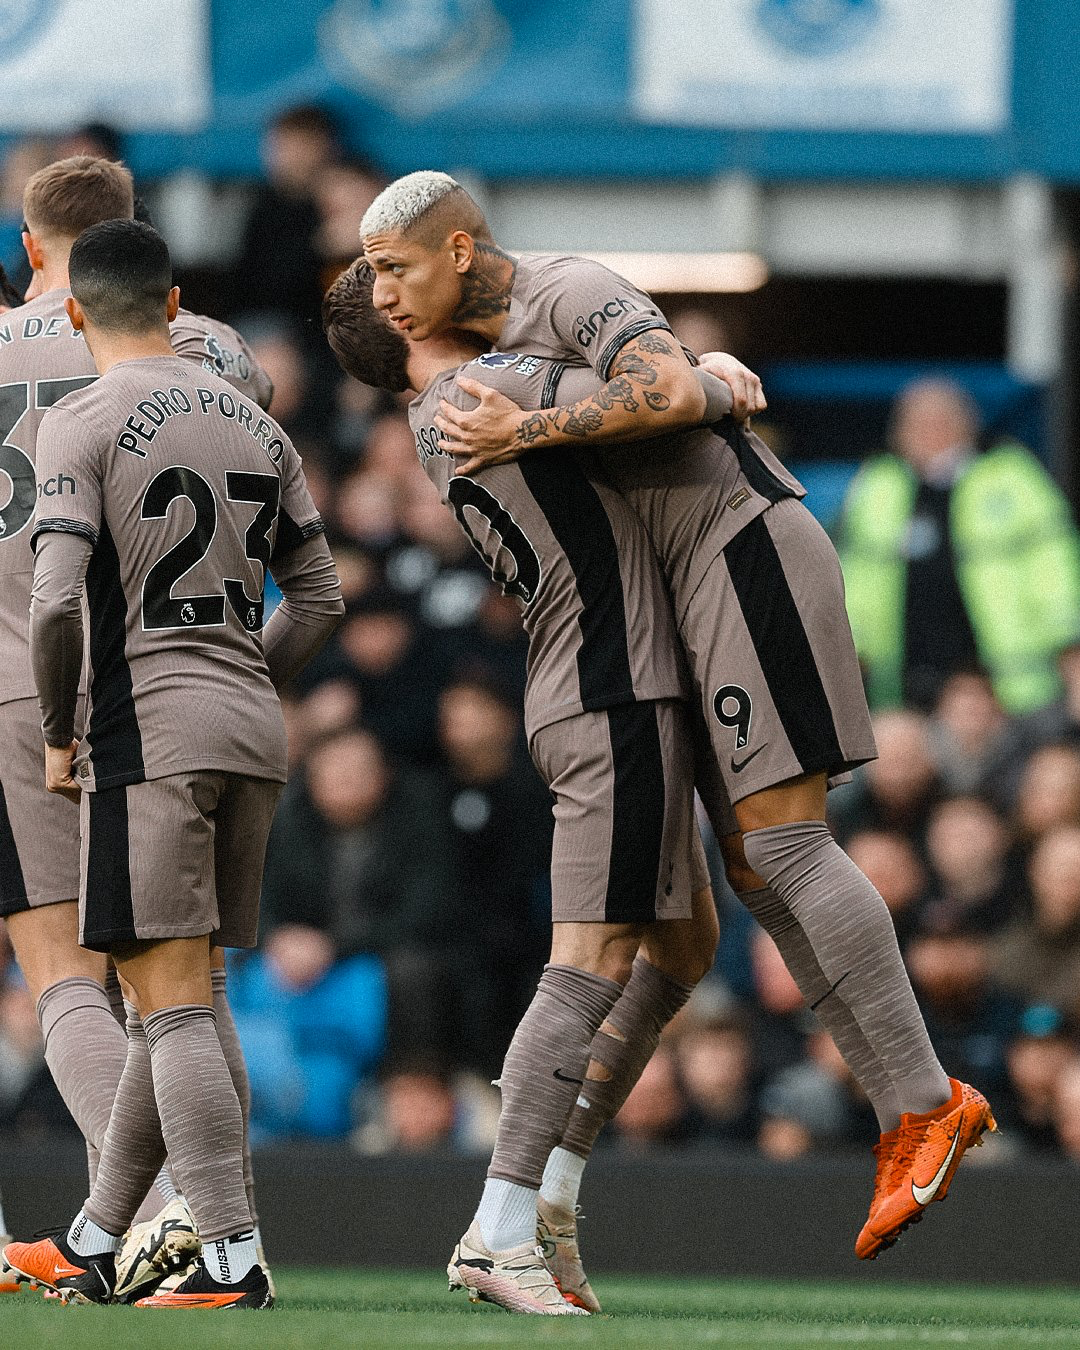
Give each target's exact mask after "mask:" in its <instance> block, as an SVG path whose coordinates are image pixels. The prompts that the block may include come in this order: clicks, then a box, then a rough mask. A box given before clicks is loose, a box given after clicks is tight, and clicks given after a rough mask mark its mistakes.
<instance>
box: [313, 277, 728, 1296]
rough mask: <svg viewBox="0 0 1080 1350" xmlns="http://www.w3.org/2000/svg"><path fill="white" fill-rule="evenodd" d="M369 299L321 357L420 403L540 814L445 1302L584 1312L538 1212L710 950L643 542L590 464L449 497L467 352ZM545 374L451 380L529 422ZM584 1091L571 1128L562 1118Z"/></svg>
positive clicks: (489, 366)
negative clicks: (516, 711) (488, 1137)
mask: <svg viewBox="0 0 1080 1350" xmlns="http://www.w3.org/2000/svg"><path fill="white" fill-rule="evenodd" d="M372 280H373V278H372V274H371V270H370V268H369V267H368V266H367V264H366V263H364V262H363V261H362V260H361V261H358V262H356V263H354V264H353V266H352V267H351V268H349V269H348V270H347V271H346V272H345V273H344V274H343V275H342V276H341V277H340V278H339V279H338V280H337V282H335V284H334V285H333V286H332V287H331V289H330V291H329V292H328V294H327V297H326V300H325V302H324V306H323V313H324V325H325V327H326V331H327V336H328V338H329V341H330V345H331V347H332V348H333V350H334V352H335V353H336V355H337V357H338V360H339V361H340V363H341V365H342V366H343V368H344V369H345V370H346V371H347V372H348V373H349V374H350V375H353V376H355V378H357V379H359V380H362V381H363V382H364V383H367V384H371V385H375V386H376V387H378V388H383V389H389V390H392V391H394V392H401V391H403V390H405V389H407V388H410V387H411V388H413V389H417V390H420V391H422V392H421V393H420V395H419V397H417V398H416V399H415V400H414V401H413V403H412V405H411V407H410V409H409V420H410V423H411V424H412V427H413V430H414V432H415V433H416V444H417V451H418V454H419V457H420V461H421V463H422V465H423V467H424V471H425V473H426V474H427V475H428V477H429V478H430V479H431V481H432V483H433V484H434V486H435V487H436V489H437V490H438V492H439V495H440V497H441V498H442V500H443V502H444V504H445V505H447V506H448V507H449V508H450V509H451V510H452V511H453V512H454V513H455V515H456V516H457V519H458V522H459V523H460V525H461V526H462V528H463V529H464V530H465V532H466V534H467V535H468V536H469V538H470V540H471V541H472V543H473V545H474V547H475V548H476V549H477V551H478V552H479V553H480V554H481V556H482V557H483V558H484V559H485V561H486V563H487V565H488V567H489V569H490V571H491V573H492V576H493V578H494V579H495V580H496V581H498V582H499V583H500V584H501V585H502V586H503V589H504V590H505V591H506V593H507V594H510V595H514V596H516V597H517V599H518V600H519V601H520V603H521V604H522V606H523V616H522V621H523V623H524V626H525V629H526V632H527V633H528V636H529V656H528V663H527V664H528V682H527V685H526V691H525V729H526V734H527V737H528V741H529V747H530V751H531V753H532V756H533V759H534V761H535V763H536V766H537V769H538V770H539V772H540V774H541V776H542V777H543V779H544V781H545V783H547V785H548V787H549V788H550V789H551V792H552V795H553V797H554V800H555V807H554V814H555V839H554V846H553V850H552V866H551V883H552V922H553V936H552V951H551V964H550V965H549V966H548V967H547V969H546V970H545V972H544V974H543V976H542V978H541V981H540V986H539V990H538V992H537V995H536V999H535V1001H534V1003H533V1004H532V1006H531V1007H530V1008H529V1010H528V1012H527V1013H526V1015H525V1017H524V1019H523V1020H522V1022H521V1025H520V1027H519V1028H518V1030H517V1032H516V1034H515V1036H514V1040H513V1043H512V1045H511V1047H510V1050H509V1053H508V1054H507V1058H506V1064H505V1066H504V1068H503V1073H502V1080H501V1082H502V1094H503V1111H502V1114H501V1117H500V1122H499V1133H498V1139H497V1142H496V1147H495V1156H494V1158H493V1160H492V1166H491V1173H490V1175H491V1177H492V1179H493V1185H492V1186H491V1187H489V1190H488V1196H487V1202H486V1203H485V1204H482V1205H481V1208H480V1211H479V1213H478V1214H477V1218H476V1221H475V1223H474V1224H473V1226H472V1228H471V1229H470V1231H469V1233H468V1234H466V1236H465V1237H464V1238H463V1239H462V1242H461V1244H460V1246H459V1250H458V1252H456V1253H455V1257H454V1261H453V1262H452V1263H451V1267H450V1279H451V1287H454V1288H462V1287H464V1288H467V1289H468V1290H469V1291H470V1294H471V1295H472V1297H474V1298H483V1299H485V1300H488V1301H490V1302H496V1303H499V1304H501V1305H502V1306H503V1307H506V1308H509V1309H511V1310H513V1311H518V1312H531V1313H547V1314H550V1313H566V1312H569V1311H571V1307H570V1306H569V1305H570V1304H576V1305H577V1306H578V1307H579V1308H583V1309H586V1310H587V1311H590V1312H595V1311H598V1310H599V1303H598V1302H597V1300H596V1297H595V1295H594V1294H593V1292H592V1290H591V1289H590V1287H589V1284H588V1281H587V1280H586V1279H585V1275H584V1271H583V1270H582V1268H581V1263H580V1259H579V1258H578V1254H577V1247H576V1239H575V1237H574V1222H573V1214H572V1212H571V1213H570V1215H568V1216H566V1217H565V1218H564V1217H563V1216H562V1214H561V1207H559V1206H557V1205H556V1204H554V1203H552V1202H553V1200H555V1199H557V1198H558V1194H559V1187H560V1185H561V1186H563V1187H565V1186H566V1185H568V1184H570V1182H571V1179H572V1178H573V1179H574V1180H575V1183H576V1178H577V1177H579V1176H580V1173H581V1170H582V1169H583V1168H584V1165H585V1159H586V1157H587V1156H588V1153H589V1151H590V1149H591V1146H592V1143H593V1141H594V1140H595V1138H596V1136H597V1135H598V1134H599V1132H600V1129H601V1127H602V1126H603V1124H604V1123H605V1121H607V1120H609V1119H610V1118H611V1116H612V1115H614V1114H615V1112H616V1111H617V1110H618V1109H619V1107H620V1106H621V1105H622V1103H623V1101H625V1099H626V1097H627V1095H628V1094H629V1091H630V1088H631V1087H632V1086H633V1084H634V1082H635V1081H636V1079H637V1077H638V1075H639V1074H640V1072H641V1069H642V1068H643V1067H644V1065H645V1063H646V1062H647V1061H648V1059H649V1058H650V1056H651V1054H652V1052H653V1050H654V1049H655V1048H656V1044H657V1041H658V1040H659V1036H660V1031H661V1030H662V1028H663V1027H664V1026H665V1025H666V1023H667V1022H668V1021H670V1019H671V1018H672V1017H673V1016H674V1015H675V1013H676V1012H677V1011H678V1009H679V1008H680V1007H681V1006H682V1004H683V1003H684V1002H685V1000H686V998H687V996H688V995H689V993H690V990H691V988H692V987H693V986H694V985H695V984H696V983H697V981H698V980H699V979H701V977H702V976H703V975H704V974H705V973H706V971H707V970H708V969H709V968H710V967H711V965H712V961H713V956H714V953H715V949H716V940H717V922H716V911H715V907H714V905H713V899H712V892H711V890H710V889H709V881H708V872H707V870H706V868H705V862H704V854H703V851H702V848H701V842H700V839H699V838H698V835H697V830H696V828H695V825H694V819H693V782H692V780H693V767H692V758H691V752H690V738H689V729H688V724H687V720H686V708H685V704H684V702H683V700H684V699H685V696H686V694H687V692H688V686H687V682H686V677H685V674H684V666H683V662H682V659H681V654H680V653H679V651H678V644H677V640H676V636H675V624H674V617H673V615H672V612H671V602H670V600H669V599H668V596H667V592H666V590H665V588H664V582H663V578H662V577H661V575H660V572H659V569H658V567H657V564H656V559H655V556H654V554H653V550H652V545H651V544H650V543H649V539H648V536H647V535H646V533H645V530H644V527H643V526H642V524H641V521H640V520H639V519H638V517H637V516H636V515H635V514H634V512H633V511H632V510H631V509H630V507H629V506H628V505H627V504H626V502H625V501H623V499H622V498H621V497H620V496H619V495H618V493H616V492H614V491H613V490H612V489H611V488H610V487H609V486H608V485H607V484H605V483H603V482H599V481H597V480H596V477H595V474H592V473H590V470H589V466H588V464H586V463H579V462H578V461H577V460H576V459H574V458H573V457H569V458H567V459H565V460H562V459H560V461H559V462H558V463H555V462H553V461H551V460H550V459H548V460H545V459H544V458H542V457H533V458H531V459H528V460H523V461H521V462H520V463H519V464H512V465H506V466H503V467H495V468H492V469H490V470H487V471H485V472H483V473H481V474H480V475H479V476H478V477H477V478H476V479H472V478H462V477H455V476H454V465H453V460H452V459H451V458H450V456H448V455H447V454H446V453H445V452H444V451H443V450H442V449H441V448H440V446H439V441H438V435H437V433H435V432H434V428H433V419H434V416H435V412H436V409H437V408H438V406H439V400H440V398H441V396H442V394H443V393H444V392H445V393H447V394H450V395H451V396H453V394H454V392H455V387H454V376H455V374H456V370H457V366H458V365H459V364H460V363H461V362H462V361H463V360H469V359H470V358H472V357H474V356H477V355H478V354H479V352H480V350H481V348H482V343H481V342H480V341H479V340H478V339H476V338H474V337H472V336H471V335H469V334H467V333H460V332H457V333H451V334H447V335H445V336H441V337H438V338H433V339H431V340H430V341H428V342H423V343H407V342H406V340H405V338H404V336H403V335H401V334H400V333H396V332H394V331H393V329H391V328H390V327H389V325H388V324H387V323H386V322H385V320H384V319H383V318H382V317H381V316H380V315H379V314H378V313H377V312H376V311H375V309H374V307H373V305H372ZM549 365H550V363H548V362H544V361H540V360H527V359H526V360H517V359H516V358H512V359H508V360H504V359H503V358H502V357H492V358H487V357H483V356H481V357H479V360H477V361H475V362H474V363H473V364H472V365H470V366H469V370H470V371H471V372H473V373H474V374H475V375H476V377H477V378H478V379H479V380H481V381H482V382H484V383H485V384H490V385H492V386H493V387H495V388H499V389H505V390H508V391H511V392H512V393H513V394H514V395H515V396H516V397H518V398H520V399H521V400H522V402H523V403H524V404H525V405H526V406H535V405H537V404H539V402H540V400H541V398H542V395H543V389H544V384H545V381H546V380H547V379H548V378H549V373H550V372H549ZM695 378H698V376H695ZM700 379H701V380H702V381H704V382H705V384H706V387H707V388H708V389H709V392H710V394H711V395H712V397H713V398H714V399H715V400H716V415H720V413H721V412H722V411H726V410H727V409H728V408H729V407H730V406H731V394H730V390H729V389H728V388H727V386H726V385H724V384H722V383H721V382H720V381H719V380H717V379H715V378H714V377H712V376H708V375H704V374H703V373H700ZM596 935H599V936H600V940H599V941H595V940H593V939H594V938H595V936H596ZM582 1085H587V1086H586V1087H585V1089H584V1090H587V1091H588V1092H589V1095H590V1106H589V1109H588V1110H587V1111H586V1110H584V1109H581V1108H579V1109H578V1110H577V1111H576V1112H574V1103H575V1101H576V1099H577V1096H578V1093H579V1091H581V1090H583V1089H582ZM572 1112H573V1129H572V1130H568V1122H570V1120H571V1113H572ZM542 1181H543V1182H544V1184H545V1188H546V1189H545V1190H544V1191H541V1182H542ZM522 1190H524V1192H525V1193H526V1194H525V1195H521V1194H520V1193H521V1191H522ZM508 1192H511V1193H513V1192H516V1193H517V1194H518V1198H519V1199H520V1200H521V1203H520V1205H519V1206H518V1207H517V1208H516V1209H515V1210H514V1211H513V1212H512V1213H503V1212H502V1210H501V1208H500V1207H499V1206H498V1205H495V1206H493V1205H492V1203H491V1200H492V1197H495V1199H496V1200H500V1199H501V1197H502V1196H503V1195H505V1194H506V1193H508ZM570 1208H571V1211H572V1208H573V1207H572V1205H571V1207H570ZM538 1237H539V1243H540V1247H541V1248H542V1249H543V1255H541V1253H540V1252H539V1251H538V1250H537V1239H538ZM545 1258H546V1263H545ZM552 1274H554V1276H555V1277H556V1279H557V1281H558V1287H556V1283H555V1280H553V1279H552ZM560 1291H561V1293H560ZM564 1299H565V1300H567V1301H564Z"/></svg>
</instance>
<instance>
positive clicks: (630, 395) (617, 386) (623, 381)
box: [593, 375, 641, 412]
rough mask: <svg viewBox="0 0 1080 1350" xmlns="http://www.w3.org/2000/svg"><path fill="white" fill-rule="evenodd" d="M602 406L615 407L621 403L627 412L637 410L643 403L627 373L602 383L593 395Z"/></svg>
mask: <svg viewBox="0 0 1080 1350" xmlns="http://www.w3.org/2000/svg"><path fill="white" fill-rule="evenodd" d="M593 398H594V399H595V400H596V402H597V403H598V404H599V405H600V407H601V408H614V406H615V404H616V403H621V404H622V406H623V407H624V408H625V409H626V411H627V412H637V410H638V408H640V407H641V404H640V403H639V402H638V401H637V399H636V398H635V397H634V386H633V385H632V384H631V383H630V381H629V380H628V379H627V378H626V376H625V375H616V376H615V378H614V379H613V380H608V382H607V384H604V385H601V386H600V388H599V389H598V390H597V391H596V393H595V394H594V395H593Z"/></svg>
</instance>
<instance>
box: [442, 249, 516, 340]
mask: <svg viewBox="0 0 1080 1350" xmlns="http://www.w3.org/2000/svg"><path fill="white" fill-rule="evenodd" d="M516 275H517V263H516V262H515V261H514V259H513V258H511V256H510V255H509V253H504V252H503V251H502V249H501V248H496V247H495V245H494V244H477V245H476V246H475V248H474V250H473V260H472V266H471V267H470V268H469V270H468V271H467V272H466V273H465V274H464V275H463V276H462V278H461V301H460V303H459V304H458V307H457V309H456V310H455V311H454V320H455V322H457V323H462V324H464V323H466V322H467V321H468V320H470V319H490V318H491V317H492V315H494V314H506V313H507V312H508V311H509V309H510V291H511V289H512V287H513V285H514V277H515V276H516Z"/></svg>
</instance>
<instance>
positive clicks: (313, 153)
mask: <svg viewBox="0 0 1080 1350" xmlns="http://www.w3.org/2000/svg"><path fill="white" fill-rule="evenodd" d="M262 156H263V166H264V168H265V170H266V182H265V183H264V184H262V186H261V187H260V189H259V191H258V192H257V193H256V195H255V198H254V200H253V202H252V206H251V212H250V214H249V216H248V220H247V225H246V227H245V230H244V239H243V245H242V249H241V254H240V258H239V261H238V263H237V278H238V288H239V291H240V293H239V295H238V296H237V307H238V308H240V309H255V308H261V309H264V310H271V311H273V312H275V313H277V314H283V315H291V316H293V317H294V318H295V319H298V320H299V321H300V322H302V323H307V322H308V321H310V323H311V329H310V331H311V332H312V334H313V335H314V334H316V333H318V332H319V329H318V317H319V306H320V304H321V302H322V290H321V286H320V283H321V281H322V258H321V256H320V251H319V247H318V243H317V239H318V235H319V230H320V226H321V220H320V215H319V208H318V205H317V203H316V192H317V190H318V186H319V183H320V180H321V178H322V176H323V174H324V173H325V172H326V171H327V169H328V168H330V166H331V165H333V164H334V163H336V161H337V160H338V158H339V156H340V146H339V142H338V129H337V126H336V124H335V122H334V120H333V118H332V117H331V116H330V114H329V113H328V112H326V111H325V109H323V108H319V107H315V106H312V105H304V106H299V107H294V108H287V109H286V110H285V111H284V112H282V113H279V114H278V116H277V117H276V118H274V120H273V121H272V122H271V123H270V125H269V126H268V127H267V129H266V132H265V134H264V136H263V141H262ZM312 341H313V343H314V342H315V341H316V339H315V338H314V336H313V338H312ZM275 415H276V414H275Z"/></svg>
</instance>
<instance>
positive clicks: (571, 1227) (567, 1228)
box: [541, 1205, 585, 1242]
mask: <svg viewBox="0 0 1080 1350" xmlns="http://www.w3.org/2000/svg"><path fill="white" fill-rule="evenodd" d="M584 1217H585V1215H584V1214H583V1213H582V1212H581V1206H580V1205H575V1206H574V1217H573V1218H572V1219H571V1220H570V1222H569V1223H559V1224H556V1223H552V1222H551V1220H550V1219H542V1220H541V1223H543V1225H544V1227H545V1229H546V1230H547V1231H548V1233H549V1234H550V1236H551V1238H552V1240H553V1241H555V1242H576V1241H577V1226H578V1220H579V1219H583V1218H584Z"/></svg>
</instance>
